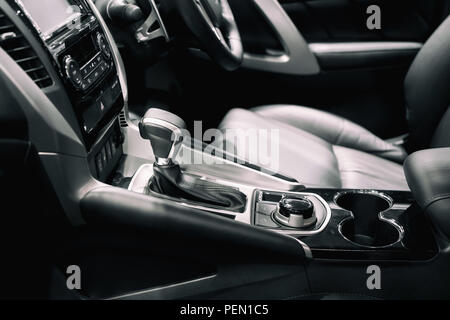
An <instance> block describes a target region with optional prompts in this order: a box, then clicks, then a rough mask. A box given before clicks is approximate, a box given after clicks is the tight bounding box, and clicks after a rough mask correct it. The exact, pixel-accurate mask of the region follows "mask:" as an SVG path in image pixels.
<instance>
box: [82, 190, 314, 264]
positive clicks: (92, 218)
mask: <svg viewBox="0 0 450 320" xmlns="http://www.w3.org/2000/svg"><path fill="white" fill-rule="evenodd" d="M81 211H82V214H83V217H84V219H85V220H86V221H87V223H88V225H94V226H95V225H98V226H100V227H106V226H115V227H119V229H120V230H124V231H126V230H128V231H129V230H131V231H133V232H134V233H136V234H138V233H139V234H142V233H143V234H147V235H151V234H158V235H159V237H160V238H159V239H158V241H161V243H164V242H165V241H169V240H171V241H172V240H173V239H177V243H180V244H183V245H186V244H187V243H188V242H189V241H193V240H195V243H196V244H197V245H198V246H200V247H197V248H196V249H198V250H201V251H204V252H205V254H207V255H208V256H211V257H212V256H218V257H229V259H230V260H232V259H234V258H237V257H239V256H240V257H242V256H246V257H250V256H251V257H260V258H263V259H264V260H265V261H267V262H269V261H272V262H279V261H280V260H283V261H295V262H296V263H299V262H300V263H301V261H303V260H304V258H305V252H304V250H303V247H302V245H301V243H300V242H299V241H298V240H296V239H294V238H292V237H289V236H285V235H281V234H278V233H275V232H271V231H267V230H263V229H260V228H257V227H253V226H250V225H247V224H244V223H240V222H236V221H234V220H232V219H228V218H223V217H220V216H217V215H214V214H209V213H207V212H203V211H200V210H194V209H189V208H186V207H182V206H179V205H175V204H170V203H167V201H164V200H162V199H158V198H155V197H151V196H147V195H141V194H137V193H134V192H131V191H127V190H124V189H119V188H114V187H100V188H97V189H94V190H92V191H90V192H89V193H87V194H86V196H85V197H84V198H83V199H82V200H81ZM152 245H154V244H152ZM230 262H231V261H230Z"/></svg>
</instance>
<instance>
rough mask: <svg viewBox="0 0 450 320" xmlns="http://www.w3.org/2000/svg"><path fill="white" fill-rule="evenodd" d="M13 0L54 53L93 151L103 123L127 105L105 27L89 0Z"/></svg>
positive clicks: (84, 134) (51, 53) (61, 76)
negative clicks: (99, 20)
mask: <svg viewBox="0 0 450 320" xmlns="http://www.w3.org/2000/svg"><path fill="white" fill-rule="evenodd" d="M15 4H16V6H17V8H18V10H19V11H20V12H22V13H23V16H25V17H26V18H27V20H28V24H29V26H30V28H31V29H35V30H36V34H37V35H38V36H39V37H40V38H41V40H42V42H43V44H44V46H45V48H46V49H47V51H48V53H49V55H50V56H51V57H52V58H53V62H54V63H53V64H54V66H55V68H56V69H57V70H56V71H57V73H58V74H59V76H60V78H61V80H62V83H63V85H64V87H65V89H66V90H65V91H66V92H67V94H68V96H69V99H70V101H71V103H72V107H73V108H74V112H75V114H76V116H77V120H78V122H79V125H80V128H81V131H82V134H83V139H84V142H85V145H86V148H87V150H88V151H90V149H91V147H92V145H93V144H94V143H95V141H96V140H97V138H98V135H99V133H100V131H101V130H102V128H103V127H104V126H105V125H106V124H108V123H110V122H111V121H112V120H113V119H114V117H116V116H117V115H118V114H119V112H120V110H121V109H122V108H123V106H124V100H123V96H122V89H121V86H120V81H119V79H118V76H117V70H116V66H115V63H114V59H113V54H112V51H111V47H110V45H109V42H108V40H107V38H106V36H105V34H104V31H103V29H102V27H101V26H100V24H99V22H98V21H97V18H96V16H95V15H94V13H93V11H92V9H91V7H90V4H89V3H88V2H87V1H86V0H40V1H36V0H15ZM48 12H51V15H49V14H48Z"/></svg>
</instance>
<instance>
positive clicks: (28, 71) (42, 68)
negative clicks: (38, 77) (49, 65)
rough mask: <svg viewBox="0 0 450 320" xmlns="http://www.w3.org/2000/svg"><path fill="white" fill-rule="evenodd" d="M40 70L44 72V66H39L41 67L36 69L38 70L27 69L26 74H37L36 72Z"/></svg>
mask: <svg viewBox="0 0 450 320" xmlns="http://www.w3.org/2000/svg"><path fill="white" fill-rule="evenodd" d="M39 70H44V66H39V67H36V68H30V69H26V70H25V72H26V73H30V72H36V71H39Z"/></svg>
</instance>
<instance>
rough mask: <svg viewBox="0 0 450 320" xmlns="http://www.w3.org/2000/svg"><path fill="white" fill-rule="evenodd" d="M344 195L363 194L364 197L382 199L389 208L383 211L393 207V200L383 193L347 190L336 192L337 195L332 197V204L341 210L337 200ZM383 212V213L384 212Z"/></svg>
mask: <svg viewBox="0 0 450 320" xmlns="http://www.w3.org/2000/svg"><path fill="white" fill-rule="evenodd" d="M346 194H364V195H372V196H375V197H379V198H381V199H383V200H386V201H387V202H388V203H389V208H387V209H386V210H384V211H387V210H389V209H391V208H392V206H393V205H394V200H393V199H392V198H391V197H390V196H388V195H387V194H385V193H382V192H380V191H377V190H365V189H360V190H347V191H340V192H337V193H336V194H335V195H334V197H333V202H334V203H335V204H336V205H337V206H338V207H339V208H342V207H341V206H340V205H339V204H338V203H337V200H338V199H339V198H340V197H342V196H344V195H346ZM342 209H344V208H342ZM344 210H346V209H344ZM347 211H348V210H347ZM384 211H383V212H384Z"/></svg>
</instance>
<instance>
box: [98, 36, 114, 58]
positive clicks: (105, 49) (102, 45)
mask: <svg viewBox="0 0 450 320" xmlns="http://www.w3.org/2000/svg"><path fill="white" fill-rule="evenodd" d="M97 45H98V47H99V49H100V51H101V52H102V53H103V55H104V56H105V57H106V58H108V59H110V58H111V50H110V49H109V46H108V43H107V42H106V38H105V36H104V35H103V34H101V33H97Z"/></svg>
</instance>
